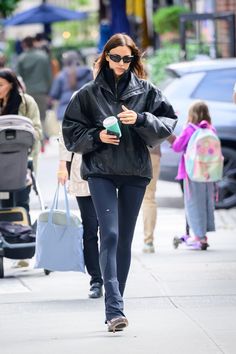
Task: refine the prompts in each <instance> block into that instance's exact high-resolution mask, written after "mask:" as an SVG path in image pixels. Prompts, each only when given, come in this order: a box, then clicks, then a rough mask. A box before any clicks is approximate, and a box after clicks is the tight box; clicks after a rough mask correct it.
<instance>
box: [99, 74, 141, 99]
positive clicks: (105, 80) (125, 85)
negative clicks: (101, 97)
mask: <svg viewBox="0 0 236 354" xmlns="http://www.w3.org/2000/svg"><path fill="white" fill-rule="evenodd" d="M95 83H96V84H97V85H99V86H100V87H102V88H103V89H104V90H106V91H108V92H110V93H111V94H112V95H115V96H118V97H119V98H120V99H126V98H128V97H130V96H134V95H137V94H140V93H142V92H144V88H143V86H142V84H141V81H140V79H139V78H138V77H137V76H136V75H135V74H134V73H133V72H131V71H130V70H127V71H126V72H125V73H124V74H123V75H122V76H121V77H120V79H119V80H118V82H116V81H115V76H114V73H113V70H111V69H109V68H107V67H105V68H103V69H102V70H101V71H100V72H99V74H98V75H97V77H96V79H95Z"/></svg>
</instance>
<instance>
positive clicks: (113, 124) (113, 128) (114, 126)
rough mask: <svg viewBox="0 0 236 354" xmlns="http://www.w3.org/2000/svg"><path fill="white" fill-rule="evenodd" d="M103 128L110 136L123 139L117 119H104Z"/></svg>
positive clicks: (112, 117)
mask: <svg viewBox="0 0 236 354" xmlns="http://www.w3.org/2000/svg"><path fill="white" fill-rule="evenodd" d="M103 126H104V128H105V129H106V130H107V133H108V134H112V135H116V136H117V138H120V137H121V131H120V126H119V123H118V120H117V118H116V117H114V116H111V117H107V118H106V119H104V121H103Z"/></svg>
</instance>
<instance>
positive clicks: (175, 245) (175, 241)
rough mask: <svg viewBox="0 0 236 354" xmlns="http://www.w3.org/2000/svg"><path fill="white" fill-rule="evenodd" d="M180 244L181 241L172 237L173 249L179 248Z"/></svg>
mask: <svg viewBox="0 0 236 354" xmlns="http://www.w3.org/2000/svg"><path fill="white" fill-rule="evenodd" d="M180 243H181V240H180V239H179V238H178V237H174V239H173V247H174V248H175V249H177V248H178V247H179V244H180Z"/></svg>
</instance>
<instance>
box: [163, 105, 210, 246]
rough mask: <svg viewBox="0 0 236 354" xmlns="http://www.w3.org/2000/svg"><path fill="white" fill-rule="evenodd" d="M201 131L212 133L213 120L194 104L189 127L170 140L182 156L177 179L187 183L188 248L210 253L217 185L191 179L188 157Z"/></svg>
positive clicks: (204, 108)
mask: <svg viewBox="0 0 236 354" xmlns="http://www.w3.org/2000/svg"><path fill="white" fill-rule="evenodd" d="M199 128H203V129H204V128H207V129H212V130H213V131H214V132H215V128H214V127H213V126H212V123H211V117H210V113H209V109H208V106H207V105H206V103H205V102H203V101H199V102H196V103H194V104H193V105H192V106H191V107H190V109H189V113H188V119H187V125H186V127H185V128H184V129H183V131H182V133H181V134H180V135H179V136H178V137H176V136H175V135H171V136H170V137H169V138H168V139H167V140H168V141H169V142H170V143H171V147H172V149H173V150H174V151H175V152H182V157H181V160H180V163H179V168H178V174H177V177H176V179H178V180H183V190H184V207H185V214H186V218H187V224H188V225H189V227H190V230H191V232H192V234H193V235H192V237H188V239H187V245H189V246H190V247H191V248H195V249H206V248H207V247H208V246H209V245H208V240H207V235H206V234H207V232H210V231H215V218H214V209H215V205H214V201H215V189H214V182H195V181H192V180H191V179H190V178H188V176H187V172H186V168H185V160H184V153H185V151H186V149H187V146H188V142H189V140H190V138H191V136H192V134H193V133H194V132H195V131H196V129H199Z"/></svg>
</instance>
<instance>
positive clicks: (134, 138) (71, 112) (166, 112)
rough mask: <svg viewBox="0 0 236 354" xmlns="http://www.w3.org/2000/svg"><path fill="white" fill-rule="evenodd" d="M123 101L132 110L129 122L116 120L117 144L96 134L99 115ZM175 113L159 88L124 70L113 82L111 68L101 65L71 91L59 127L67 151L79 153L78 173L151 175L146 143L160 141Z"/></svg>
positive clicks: (114, 112)
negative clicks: (132, 118) (91, 77)
mask: <svg viewBox="0 0 236 354" xmlns="http://www.w3.org/2000/svg"><path fill="white" fill-rule="evenodd" d="M121 105H125V106H126V107H128V108H129V109H131V110H134V111H135V112H136V113H137V114H138V119H137V122H136V124H135V125H124V124H122V123H121V122H120V129H121V132H122V137H121V139H120V144H119V146H116V145H112V144H104V143H102V142H101V141H100V139H99V133H100V131H101V130H103V129H104V128H103V124H102V122H103V120H104V119H105V118H106V117H108V116H111V115H113V116H117V114H118V113H120V112H121V111H122V108H121ZM176 123H177V117H176V115H175V113H174V110H173V108H172V106H171V105H170V104H169V102H168V101H167V100H166V98H165V97H164V96H163V95H162V93H161V91H160V90H159V89H157V88H156V87H155V86H154V85H152V84H151V83H150V82H148V81H146V80H142V79H139V78H138V77H137V76H136V75H135V74H133V73H131V72H130V71H128V72H126V73H125V74H124V75H123V76H122V77H121V78H120V80H119V81H118V83H116V82H115V80H114V76H113V71H112V70H110V69H103V70H102V71H100V73H99V74H98V76H97V78H96V80H95V81H91V82H90V83H88V84H86V85H85V86H83V87H82V88H81V89H80V90H79V91H77V92H76V93H75V94H74V95H73V97H72V98H71V101H70V103H69V105H68V107H67V109H66V112H65V116H64V120H63V125H62V131H63V137H64V141H65V145H66V147H67V149H68V150H69V151H72V152H77V153H81V154H82V155H83V159H82V160H83V161H82V165H81V175H82V178H84V179H87V178H88V177H89V176H104V175H122V176H140V177H146V178H152V167H151V162H150V156H149V151H148V149H147V146H150V147H153V146H156V145H157V144H160V143H161V142H162V141H163V140H165V139H166V138H167V137H168V136H169V135H171V133H172V132H173V130H174V127H175V125H176Z"/></svg>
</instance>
